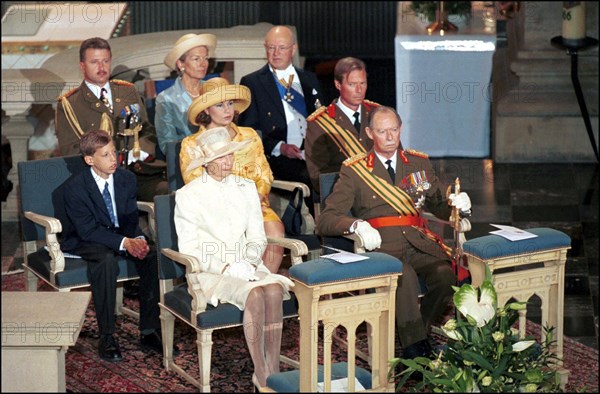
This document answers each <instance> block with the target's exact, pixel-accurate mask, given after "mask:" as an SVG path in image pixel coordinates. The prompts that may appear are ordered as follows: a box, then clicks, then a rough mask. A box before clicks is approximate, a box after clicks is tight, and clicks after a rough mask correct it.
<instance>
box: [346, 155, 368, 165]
mask: <svg viewBox="0 0 600 394" xmlns="http://www.w3.org/2000/svg"><path fill="white" fill-rule="evenodd" d="M365 157H367V153H366V152H362V153H358V154H356V155H354V156H350V157H349V158H347V159H346V160H344V161H343V162H342V164H344V165H345V166H346V167H348V166H351V165H352V164H354V163H358V162H359V161H361V160H362V159H364V158H365Z"/></svg>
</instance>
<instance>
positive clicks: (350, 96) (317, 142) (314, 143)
mask: <svg viewBox="0 0 600 394" xmlns="http://www.w3.org/2000/svg"><path fill="white" fill-rule="evenodd" d="M334 84H335V88H336V89H337V90H339V92H340V97H339V98H337V99H334V100H333V101H332V102H331V104H329V106H328V107H320V108H319V109H317V110H316V111H315V112H313V113H312V114H311V115H310V116H309V117H308V118H307V119H306V120H307V121H308V125H307V126H308V130H307V133H306V146H305V147H306V166H307V167H308V174H309V176H310V180H311V182H312V184H313V187H314V189H315V191H316V192H317V193H319V175H320V174H323V173H328V172H338V171H339V170H340V166H341V165H342V162H343V161H344V160H345V159H347V158H348V157H349V155H348V154H347V153H348V152H347V151H346V150H345V149H341V148H340V147H339V146H338V145H337V144H336V143H335V142H334V140H333V139H332V138H331V137H330V136H329V135H328V133H327V131H326V128H327V127H328V124H331V123H332V124H333V126H335V125H337V126H339V127H342V128H344V129H346V130H347V131H348V132H349V133H350V134H351V135H352V136H354V138H356V140H357V141H358V144H360V146H362V148H363V150H364V151H368V150H369V149H371V147H372V146H373V141H372V140H371V139H370V138H368V137H367V134H366V132H365V129H366V127H367V122H368V118H369V114H370V113H371V111H372V110H373V109H374V108H377V107H378V106H379V104H377V103H375V102H372V101H369V100H365V96H366V94H367V68H366V65H365V63H364V62H363V61H362V60H360V59H356V58H353V57H346V58H343V59H340V60H339V61H338V62H337V63H336V65H335V69H334ZM324 118H325V119H324ZM329 122H331V123H329ZM350 156H351V155H350Z"/></svg>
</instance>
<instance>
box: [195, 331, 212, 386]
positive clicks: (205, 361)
mask: <svg viewBox="0 0 600 394" xmlns="http://www.w3.org/2000/svg"><path fill="white" fill-rule="evenodd" d="M212 332H213V330H203V331H199V332H198V335H197V340H196V344H197V345H198V367H199V369H200V385H201V386H202V387H200V391H202V392H203V393H209V392H210V358H211V356H212V345H213V342H212Z"/></svg>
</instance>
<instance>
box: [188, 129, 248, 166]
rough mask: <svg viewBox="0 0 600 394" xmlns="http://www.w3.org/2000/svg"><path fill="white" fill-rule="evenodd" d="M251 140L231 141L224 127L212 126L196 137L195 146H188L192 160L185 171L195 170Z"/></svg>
mask: <svg viewBox="0 0 600 394" xmlns="http://www.w3.org/2000/svg"><path fill="white" fill-rule="evenodd" d="M251 141H252V140H244V141H240V142H233V141H231V137H230V136H229V131H227V128H225V127H214V128H212V129H208V130H205V131H203V132H201V133H200V134H199V135H198V136H197V137H196V146H195V147H193V148H192V147H190V148H188V153H189V154H190V156H191V157H192V161H191V162H190V165H189V166H188V168H187V169H186V171H192V170H195V169H196V168H198V167H200V166H203V165H205V164H207V163H210V162H211V161H213V160H216V159H218V158H220V157H223V156H227V155H228V154H230V153H233V152H235V151H238V150H240V149H242V148H244V147H245V146H246V145H248V144H249V143H250V142H251Z"/></svg>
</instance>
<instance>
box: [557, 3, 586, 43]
mask: <svg viewBox="0 0 600 394" xmlns="http://www.w3.org/2000/svg"><path fill="white" fill-rule="evenodd" d="M562 20H563V22H562V37H563V39H564V40H583V39H584V38H585V37H586V34H585V1H563V13H562Z"/></svg>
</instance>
